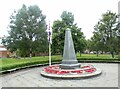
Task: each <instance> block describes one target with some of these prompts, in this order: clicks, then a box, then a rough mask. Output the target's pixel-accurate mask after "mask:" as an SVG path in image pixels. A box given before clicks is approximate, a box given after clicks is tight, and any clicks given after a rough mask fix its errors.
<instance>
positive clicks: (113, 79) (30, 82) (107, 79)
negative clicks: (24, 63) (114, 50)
mask: <svg viewBox="0 0 120 89" xmlns="http://www.w3.org/2000/svg"><path fill="white" fill-rule="evenodd" d="M84 64H85V63H82V65H84ZM87 64H91V65H94V66H95V67H97V68H100V69H102V74H101V75H99V76H95V77H91V78H82V79H79V78H78V79H64V80H63V79H50V78H46V77H43V76H41V75H40V71H41V70H42V69H43V67H37V68H31V69H26V70H20V71H17V72H14V73H11V74H7V75H3V76H1V77H0V78H1V79H2V81H0V85H1V86H2V87H118V64H112V63H111V64H107V63H87ZM85 65H86V64H85Z"/></svg>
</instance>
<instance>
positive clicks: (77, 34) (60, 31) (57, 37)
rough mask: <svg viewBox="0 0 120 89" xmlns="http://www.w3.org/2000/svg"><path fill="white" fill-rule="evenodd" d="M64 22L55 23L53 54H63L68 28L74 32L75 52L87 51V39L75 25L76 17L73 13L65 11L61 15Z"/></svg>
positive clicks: (57, 21)
mask: <svg viewBox="0 0 120 89" xmlns="http://www.w3.org/2000/svg"><path fill="white" fill-rule="evenodd" d="M61 19H62V20H56V21H54V22H53V27H52V29H53V37H52V38H53V39H52V41H53V42H52V43H53V44H52V53H53V54H55V53H60V54H63V49H64V37H65V30H66V28H70V29H71V32H72V37H73V42H74V47H75V52H76V53H77V52H80V53H81V52H83V50H84V49H85V45H86V43H85V37H84V35H83V33H82V32H81V28H78V27H77V24H74V15H73V14H72V13H71V12H67V11H64V12H63V13H62V15H61Z"/></svg>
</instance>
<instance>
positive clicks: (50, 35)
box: [48, 22, 52, 66]
mask: <svg viewBox="0 0 120 89" xmlns="http://www.w3.org/2000/svg"><path fill="white" fill-rule="evenodd" d="M48 30H49V38H48V39H49V66H51V40H52V39H51V34H52V33H51V31H50V22H49V28H48Z"/></svg>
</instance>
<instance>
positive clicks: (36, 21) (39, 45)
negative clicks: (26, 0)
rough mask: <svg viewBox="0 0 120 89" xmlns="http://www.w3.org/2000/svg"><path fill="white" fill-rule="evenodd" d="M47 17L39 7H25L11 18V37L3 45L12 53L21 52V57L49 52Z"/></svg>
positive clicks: (4, 40)
mask: <svg viewBox="0 0 120 89" xmlns="http://www.w3.org/2000/svg"><path fill="white" fill-rule="evenodd" d="M45 18H46V17H45V15H43V14H42V11H41V10H40V8H39V7H38V6H37V5H34V6H29V7H26V6H25V5H23V6H22V8H21V9H20V10H18V11H14V13H13V14H12V15H11V17H10V20H11V21H10V25H9V27H10V29H11V30H10V31H9V36H8V37H6V38H5V39H3V41H2V43H3V44H4V45H6V46H7V48H8V49H10V50H11V51H16V50H19V51H20V53H21V56H28V54H29V55H30V57H31V56H32V53H35V52H47V48H48V46H47V32H46V22H45Z"/></svg>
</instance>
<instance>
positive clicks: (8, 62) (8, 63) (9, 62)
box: [0, 54, 120, 71]
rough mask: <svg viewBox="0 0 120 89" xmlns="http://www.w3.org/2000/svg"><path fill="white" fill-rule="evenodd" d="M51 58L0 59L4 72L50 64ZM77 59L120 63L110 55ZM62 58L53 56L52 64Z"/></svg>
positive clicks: (84, 55) (86, 56)
mask: <svg viewBox="0 0 120 89" xmlns="http://www.w3.org/2000/svg"><path fill="white" fill-rule="evenodd" d="M48 59H49V57H48V56H40V57H32V58H31V59H30V58H25V59H24V58H21V59H16V58H4V59H0V69H2V71H4V70H9V69H14V68H19V67H24V66H30V65H35V64H44V63H49V60H48ZM77 59H78V60H79V61H90V60H91V61H120V59H118V58H111V56H110V55H106V54H104V55H103V54H102V55H99V56H98V57H96V55H95V54H82V56H79V55H78V54H77ZM61 60H62V56H60V55H56V56H52V62H61Z"/></svg>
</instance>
